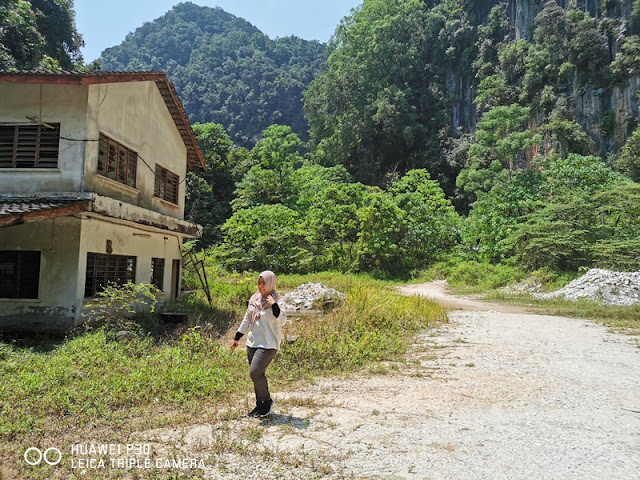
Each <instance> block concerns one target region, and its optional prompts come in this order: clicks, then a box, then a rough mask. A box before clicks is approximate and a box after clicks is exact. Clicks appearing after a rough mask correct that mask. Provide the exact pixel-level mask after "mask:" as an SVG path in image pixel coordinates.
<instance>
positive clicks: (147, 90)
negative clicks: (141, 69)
mask: <svg viewBox="0 0 640 480" xmlns="http://www.w3.org/2000/svg"><path fill="white" fill-rule="evenodd" d="M88 102H89V107H88V112H89V123H88V132H89V134H90V137H91V138H98V136H99V134H100V132H103V133H105V134H106V135H108V136H109V137H111V138H112V139H114V140H116V141H117V142H119V143H121V144H122V145H124V146H126V147H128V148H130V149H132V150H135V151H136V152H137V153H138V155H139V157H140V158H139V159H138V165H137V180H136V188H135V189H133V188H129V187H126V186H124V185H122V184H120V183H118V182H116V181H114V180H111V179H108V178H105V177H103V176H102V175H98V174H96V171H97V166H98V144H97V142H92V143H90V144H88V145H87V149H88V150H87V167H86V171H87V175H86V177H85V182H86V190H87V191H92V192H96V193H99V194H102V195H105V196H109V197H112V198H117V199H119V200H122V201H125V202H128V203H132V204H134V205H138V206H141V207H144V208H147V209H149V210H154V211H157V212H160V213H162V214H164V215H168V216H171V217H175V218H179V219H184V193H185V191H184V187H185V184H184V178H185V175H186V173H187V148H186V146H185V145H184V141H183V140H182V137H181V136H180V132H179V131H178V128H177V127H176V125H175V122H174V121H173V118H172V116H171V114H170V113H169V110H168V109H167V106H166V104H165V102H164V100H163V98H162V95H161V94H160V91H159V90H158V88H157V87H156V85H155V82H127V83H110V84H102V85H92V86H90V87H89V100H88ZM156 164H159V165H161V166H163V167H164V168H166V169H168V170H170V171H172V172H173V173H175V174H177V175H179V177H180V181H181V182H182V183H181V184H180V186H179V192H178V198H179V201H178V205H173V204H171V203H169V202H166V201H164V200H161V199H159V198H155V197H154V195H153V193H154V187H155V168H156Z"/></svg>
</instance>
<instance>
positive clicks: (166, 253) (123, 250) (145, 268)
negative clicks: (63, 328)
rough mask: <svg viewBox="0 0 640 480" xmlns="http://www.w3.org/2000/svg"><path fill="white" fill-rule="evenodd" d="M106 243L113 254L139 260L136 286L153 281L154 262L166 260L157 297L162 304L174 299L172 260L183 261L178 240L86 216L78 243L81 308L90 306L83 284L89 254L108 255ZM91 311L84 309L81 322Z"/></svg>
mask: <svg viewBox="0 0 640 480" xmlns="http://www.w3.org/2000/svg"><path fill="white" fill-rule="evenodd" d="M107 240H111V247H112V249H113V252H112V253H113V255H126V256H133V257H136V278H135V282H136V283H150V282H151V259H152V258H164V259H165V265H164V278H163V290H162V293H161V294H158V295H157V298H158V300H159V301H164V300H168V299H169V298H170V296H171V273H172V272H171V268H172V263H173V260H181V259H182V253H181V252H182V242H181V240H180V238H179V237H177V236H175V235H172V234H169V233H158V232H156V231H152V230H151V229H149V230H142V229H140V228H137V227H134V226H129V225H124V224H121V223H116V222H114V221H113V220H110V219H104V218H101V217H100V218H98V217H87V218H86V219H84V220H83V221H82V229H81V235H80V242H79V263H78V277H79V279H80V281H79V282H78V285H77V291H76V298H77V302H78V305H82V304H83V302H84V303H85V304H86V303H91V302H90V300H89V299H85V298H84V284H85V278H86V269H87V253H99V254H104V253H106V245H107ZM90 310H91V308H90V307H88V308H84V310H83V311H82V314H83V316H81V317H79V318H78V321H79V322H81V321H83V320H85V319H86V317H87V316H88V314H89V312H90Z"/></svg>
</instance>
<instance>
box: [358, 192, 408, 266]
mask: <svg viewBox="0 0 640 480" xmlns="http://www.w3.org/2000/svg"><path fill="white" fill-rule="evenodd" d="M357 215H358V220H359V222H360V231H359V232H358V242H357V244H356V252H357V256H358V268H359V269H360V270H361V271H364V272H377V273H383V272H384V273H394V274H399V273H401V272H403V271H404V267H405V266H406V264H407V263H406V262H407V261H408V260H409V258H408V256H407V254H406V253H407V252H406V249H405V248H404V246H403V245H404V243H403V240H404V239H405V238H406V236H407V229H408V225H407V218H406V214H405V213H404V212H403V211H402V209H400V207H398V205H396V203H395V201H394V200H393V197H391V196H390V195H388V194H386V193H384V192H382V191H374V192H371V193H369V195H367V197H366V198H365V199H364V206H362V207H361V208H359V209H358V211H357Z"/></svg>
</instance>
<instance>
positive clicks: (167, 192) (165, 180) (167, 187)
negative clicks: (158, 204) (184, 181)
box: [154, 165, 180, 205]
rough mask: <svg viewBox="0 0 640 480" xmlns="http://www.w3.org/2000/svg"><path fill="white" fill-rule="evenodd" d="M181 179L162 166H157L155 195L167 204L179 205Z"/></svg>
mask: <svg viewBox="0 0 640 480" xmlns="http://www.w3.org/2000/svg"><path fill="white" fill-rule="evenodd" d="M179 185H180V177H179V176H178V175H176V174H175V173H173V172H170V171H169V170H167V169H166V168H164V167H161V166H160V165H156V188H155V192H154V195H155V196H156V197H159V198H162V199H164V200H166V201H167V202H171V203H175V204H176V205H177V204H178V187H179Z"/></svg>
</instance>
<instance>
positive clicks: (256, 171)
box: [232, 125, 304, 210]
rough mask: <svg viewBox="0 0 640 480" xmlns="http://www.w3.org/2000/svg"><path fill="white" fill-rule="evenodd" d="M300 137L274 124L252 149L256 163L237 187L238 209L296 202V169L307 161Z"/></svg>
mask: <svg viewBox="0 0 640 480" xmlns="http://www.w3.org/2000/svg"><path fill="white" fill-rule="evenodd" d="M301 148H302V141H301V140H300V138H299V137H298V136H297V135H296V134H295V133H292V132H291V127H287V126H284V125H271V126H270V127H268V128H267V129H266V130H265V131H264V132H263V134H262V139H261V140H260V141H259V142H258V143H256V145H255V147H253V149H252V150H251V156H252V157H253V159H254V161H255V165H253V166H252V167H251V168H250V169H249V171H248V172H247V173H246V175H245V176H244V177H243V178H242V180H241V181H240V182H239V183H238V184H237V190H236V198H235V199H234V200H233V202H232V205H233V208H234V210H238V209H240V208H248V207H253V206H256V205H266V204H276V203H284V204H287V205H292V204H293V203H295V201H294V200H293V199H292V198H291V197H292V195H294V190H293V185H292V181H293V179H292V176H293V172H294V169H295V168H296V167H300V166H302V164H303V162H304V159H303V157H302V156H301V155H300V153H299V151H300V149H301Z"/></svg>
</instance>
